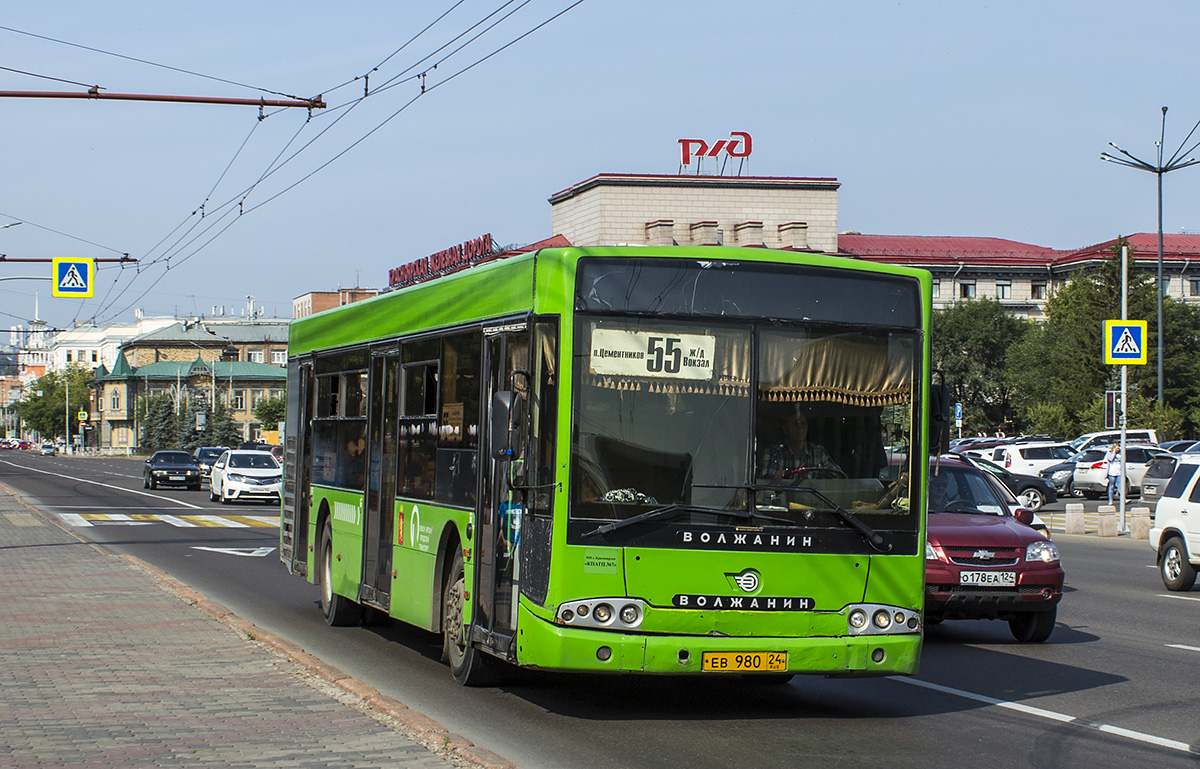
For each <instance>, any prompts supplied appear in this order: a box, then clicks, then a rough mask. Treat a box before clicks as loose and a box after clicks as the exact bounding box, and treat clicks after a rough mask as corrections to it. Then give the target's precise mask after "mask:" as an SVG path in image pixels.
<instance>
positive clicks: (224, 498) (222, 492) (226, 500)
mask: <svg viewBox="0 0 1200 769" xmlns="http://www.w3.org/2000/svg"><path fill="white" fill-rule="evenodd" d="M217 495H218V496H219V497H220V498H221V504H222V505H228V504H229V497H227V496H225V484H223V483H222V484H221V490H220V491H218V492H217Z"/></svg>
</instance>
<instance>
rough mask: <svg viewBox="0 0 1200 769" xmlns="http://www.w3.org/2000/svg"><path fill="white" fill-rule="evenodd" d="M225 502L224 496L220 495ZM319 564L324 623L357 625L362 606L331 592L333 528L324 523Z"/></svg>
mask: <svg viewBox="0 0 1200 769" xmlns="http://www.w3.org/2000/svg"><path fill="white" fill-rule="evenodd" d="M221 501H222V502H224V501H225V494H224V493H222V494H221ZM320 553H321V564H320V571H319V572H318V578H319V579H320V581H321V585H320V587H321V613H322V614H324V615H325V622H326V624H328V625H331V626H332V627H346V626H347V625H357V624H358V623H359V621H360V620H361V619H362V606H360V605H359V604H357V603H355V602H354V601H351V600H350V599H349V598H346V597H345V596H341V595H338V594H337V593H335V592H333V526H332V525H331V524H330V523H329V521H325V528H324V529H323V531H322V534H321V550H320Z"/></svg>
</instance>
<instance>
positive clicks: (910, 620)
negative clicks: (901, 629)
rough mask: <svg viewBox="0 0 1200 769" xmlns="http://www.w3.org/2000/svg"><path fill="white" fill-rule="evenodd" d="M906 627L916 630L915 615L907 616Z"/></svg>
mask: <svg viewBox="0 0 1200 769" xmlns="http://www.w3.org/2000/svg"><path fill="white" fill-rule="evenodd" d="M908 629H909V630H916V629H917V618H916V617H915V616H914V617H909V618H908Z"/></svg>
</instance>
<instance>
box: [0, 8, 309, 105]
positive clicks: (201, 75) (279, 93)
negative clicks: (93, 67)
mask: <svg viewBox="0 0 1200 769" xmlns="http://www.w3.org/2000/svg"><path fill="white" fill-rule="evenodd" d="M0 30H4V31H5V32H12V33H14V34H17V35H25V36H27V37H33V38H37V39H38V40H45V41H47V42H50V43H57V44H59V45H66V46H70V47H71V48H79V49H81V50H84V51H91V52H92V53H99V54H103V55H104V56H113V57H116V58H118V59H124V60H125V61H132V62H135V63H137V64H146V65H148V66H151V67H158V68H159V69H166V70H170V71H171V72H179V73H181V74H184V75H191V76H193V77H199V78H204V79H205V80H213V81H215V82H218V83H225V84H226V85H233V86H237V87H239V88H249V89H251V90H254V91H261V92H262V93H270V94H275V95H276V96H286V97H287V98H289V99H296V100H298V101H301V100H304V97H303V96H296V95H294V94H290V93H285V92H283V91H275V90H272V89H270V88H263V87H261V86H257V85H251V84H249V83H239V82H238V81H236V80H228V79H226V78H223V77H217V76H215V75H206V74H204V73H203V72H195V71H193V70H190V69H183V68H182V67H172V66H171V65H170V64H160V63H158V62H156V61H150V60H148V59H139V58H137V57H135V56H126V55H125V54H123V53H114V52H112V51H106V50H104V49H103V48H93V47H92V46H89V45H82V44H80V43H72V42H71V41H69V40H59V39H58V38H54V37H49V36H47V35H39V34H37V33H35V32H27V31H25V30H23V29H16V28H14V27H6V26H4V25H2V24H0Z"/></svg>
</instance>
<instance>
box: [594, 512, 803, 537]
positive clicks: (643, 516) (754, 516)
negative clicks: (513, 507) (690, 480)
mask: <svg viewBox="0 0 1200 769" xmlns="http://www.w3.org/2000/svg"><path fill="white" fill-rule="evenodd" d="M667 513H706V514H708V515H726V516H731V517H733V518H742V519H746V520H763V521H773V522H775V523H787V524H792V523H794V521H791V520H788V519H787V518H776V517H775V516H772V515H762V514H761V513H755V512H750V511H747V510H717V509H714V508H711V507H700V506H699V505H664V506H663V507H656V508H654V509H653V510H647V511H646V512H644V513H638V514H637V515H633V516H630V517H629V518H622V519H621V520H619V521H613V522H612V523H605V524H602V525H600V526H597V527H596V528H594V529H592V530H591V531H589V532H586V533H585V534H584V535H583V536H585V537H591V536H595V535H596V534H608V533H610V532H614V531H616V530H617V529H623V528H625V527H626V526H630V525H632V524H635V523H641V522H642V521H648V520H650V519H651V518H657V517H658V516H660V515H666V514H667Z"/></svg>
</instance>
